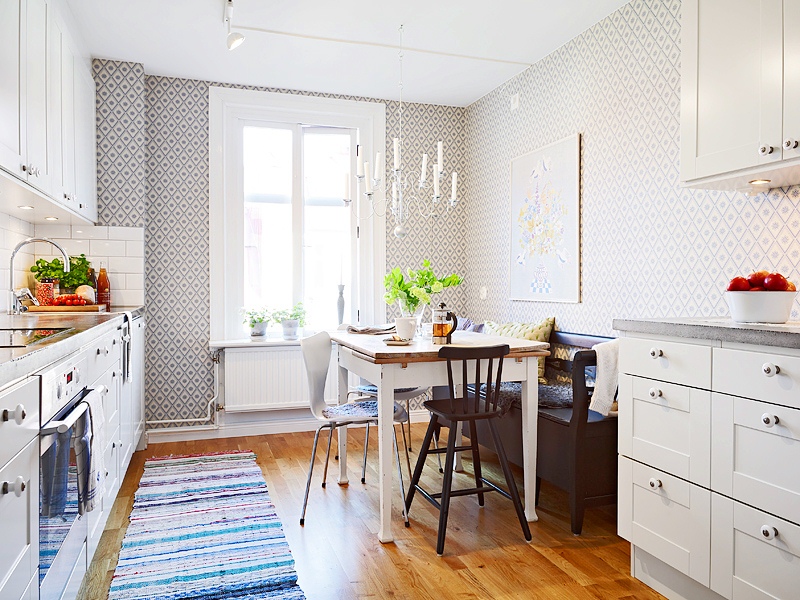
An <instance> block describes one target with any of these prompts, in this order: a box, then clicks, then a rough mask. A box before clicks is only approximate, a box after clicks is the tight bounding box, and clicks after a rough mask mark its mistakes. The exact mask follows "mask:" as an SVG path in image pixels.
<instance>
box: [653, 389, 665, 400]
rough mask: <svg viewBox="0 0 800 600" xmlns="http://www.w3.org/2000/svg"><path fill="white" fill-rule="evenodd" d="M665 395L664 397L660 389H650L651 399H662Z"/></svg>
mask: <svg viewBox="0 0 800 600" xmlns="http://www.w3.org/2000/svg"><path fill="white" fill-rule="evenodd" d="M663 395H664V392H662V391H661V390H660V389H658V388H650V397H651V398H660V397H661V396H663Z"/></svg>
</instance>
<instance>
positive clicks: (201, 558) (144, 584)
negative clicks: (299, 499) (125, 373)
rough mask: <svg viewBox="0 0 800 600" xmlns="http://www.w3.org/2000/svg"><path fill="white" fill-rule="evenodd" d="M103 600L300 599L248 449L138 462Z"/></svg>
mask: <svg viewBox="0 0 800 600" xmlns="http://www.w3.org/2000/svg"><path fill="white" fill-rule="evenodd" d="M130 521H131V522H130V525H129V526H128V530H127V532H126V533H125V539H124V540H123V541H122V550H121V551H120V554H119V562H118V563H117V568H116V570H115V571H114V578H113V579H112V581H111V590H110V592H109V595H108V597H109V600H131V599H148V600H150V599H153V598H158V599H160V600H178V599H181V600H184V599H186V600H188V599H198V600H199V599H222V598H225V599H229V598H230V599H239V600H255V599H256V598H270V599H281V600H284V599H286V600H299V599H303V598H305V595H304V594H303V591H302V590H301V589H300V587H299V586H298V585H297V572H296V571H295V570H294V559H293V558H292V553H291V551H290V550H289V544H288V543H287V541H286V538H285V537H284V536H283V528H282V525H281V522H280V519H278V516H277V514H276V513H275V505H274V504H272V502H271V501H270V498H269V494H268V493H267V484H266V482H265V481H264V477H263V475H262V473H261V469H260V468H259V467H258V465H257V464H256V456H255V454H253V453H252V452H226V453H219V454H200V455H192V456H165V457H158V458H151V459H148V460H147V462H145V465H144V475H142V480H141V482H140V483H139V489H138V490H137V491H136V496H135V498H134V502H133V510H132V511H131V516H130Z"/></svg>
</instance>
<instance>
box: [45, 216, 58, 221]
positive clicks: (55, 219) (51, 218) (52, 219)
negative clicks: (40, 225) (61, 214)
mask: <svg viewBox="0 0 800 600" xmlns="http://www.w3.org/2000/svg"><path fill="white" fill-rule="evenodd" d="M44 220H45V221H58V217H45V218H44Z"/></svg>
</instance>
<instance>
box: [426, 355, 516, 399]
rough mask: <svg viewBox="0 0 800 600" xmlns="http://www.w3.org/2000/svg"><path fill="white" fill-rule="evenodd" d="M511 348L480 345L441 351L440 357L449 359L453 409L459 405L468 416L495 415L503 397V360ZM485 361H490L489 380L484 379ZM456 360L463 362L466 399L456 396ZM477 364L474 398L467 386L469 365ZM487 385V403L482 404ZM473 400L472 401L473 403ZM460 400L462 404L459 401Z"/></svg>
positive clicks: (487, 376) (487, 377)
mask: <svg viewBox="0 0 800 600" xmlns="http://www.w3.org/2000/svg"><path fill="white" fill-rule="evenodd" d="M509 351H510V349H509V347H508V346H507V345H501V346H476V347H468V348H465V347H463V346H443V347H442V348H441V349H440V350H439V357H440V358H445V359H447V381H448V385H449V387H450V408H451V410H455V409H456V404H457V403H458V404H460V405H461V406H460V407H459V408H460V410H463V411H465V412H467V413H473V414H477V413H481V412H494V411H495V410H497V404H498V401H499V398H500V381H501V380H502V377H503V357H504V356H506V355H507V354H508V353H509ZM481 360H488V363H487V368H486V371H485V373H486V378H485V379H482V377H481V375H482V374H483V373H482V372H481ZM495 360H497V374H496V376H495V377H494V380H493V377H492V375H493V372H494V361H495ZM453 361H460V362H461V389H462V394H463V395H462V396H461V397H457V396H456V389H455V381H454V379H453ZM470 361H474V363H475V382H474V392H473V394H472V396H470V393H469V386H468V384H467V378H468V375H467V372H468V370H469V362H470ZM483 383H485V384H486V391H485V400H484V401H483V402H481V387H482V384H483ZM470 400H471V402H470ZM457 401H460V402H457Z"/></svg>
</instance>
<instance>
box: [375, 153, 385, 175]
mask: <svg viewBox="0 0 800 600" xmlns="http://www.w3.org/2000/svg"><path fill="white" fill-rule="evenodd" d="M381 158H382V156H381V153H380V152H376V153H375V175H374V176H373V179H375V180H376V181H380V180H381V179H383V173H382V171H383V162H382V161H381Z"/></svg>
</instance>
